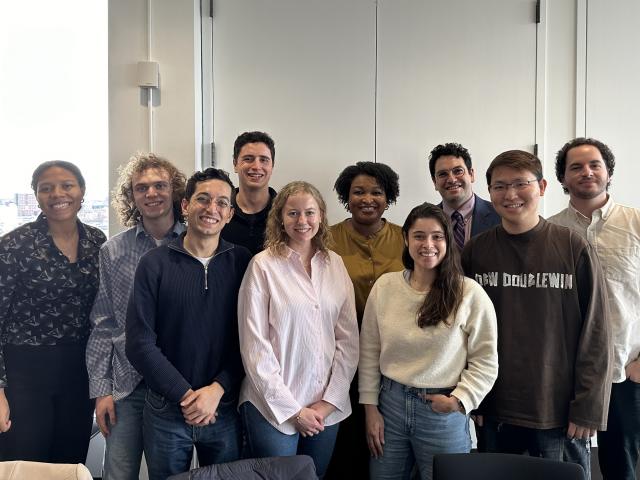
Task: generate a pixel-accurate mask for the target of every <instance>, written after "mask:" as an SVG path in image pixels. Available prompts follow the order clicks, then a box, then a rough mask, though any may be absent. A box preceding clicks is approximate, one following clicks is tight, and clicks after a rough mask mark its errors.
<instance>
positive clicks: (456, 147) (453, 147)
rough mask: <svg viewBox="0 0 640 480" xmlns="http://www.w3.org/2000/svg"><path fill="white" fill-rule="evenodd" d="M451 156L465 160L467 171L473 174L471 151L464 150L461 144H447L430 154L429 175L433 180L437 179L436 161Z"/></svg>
mask: <svg viewBox="0 0 640 480" xmlns="http://www.w3.org/2000/svg"><path fill="white" fill-rule="evenodd" d="M449 155H451V156H452V157H460V158H461V159H462V160H464V164H465V166H466V167H467V170H469V172H471V169H472V168H473V164H472V163H471V154H470V153H469V150H467V149H466V148H464V147H463V146H462V145H460V144H459V143H455V142H450V143H445V144H444V145H438V146H437V147H435V148H434V149H433V150H431V152H430V153H429V173H430V174H431V179H432V180H434V179H435V178H436V161H437V160H438V159H439V158H440V157H446V156H449Z"/></svg>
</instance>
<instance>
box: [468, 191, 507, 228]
mask: <svg viewBox="0 0 640 480" xmlns="http://www.w3.org/2000/svg"><path fill="white" fill-rule="evenodd" d="M474 196H475V197H476V204H475V206H474V207H473V215H472V217H471V237H472V238H473V237H475V236H476V235H478V234H479V233H482V232H485V231H487V230H489V229H490V228H492V227H495V226H496V225H499V224H500V223H501V222H502V219H501V218H500V215H498V214H497V213H496V211H495V209H494V208H493V205H491V202H487V201H486V200H484V199H482V198H480V197H479V196H478V195H476V194H475V193H474Z"/></svg>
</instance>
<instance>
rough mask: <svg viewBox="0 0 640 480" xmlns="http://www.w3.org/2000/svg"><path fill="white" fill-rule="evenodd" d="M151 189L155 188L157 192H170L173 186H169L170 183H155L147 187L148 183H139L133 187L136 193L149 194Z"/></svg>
mask: <svg viewBox="0 0 640 480" xmlns="http://www.w3.org/2000/svg"><path fill="white" fill-rule="evenodd" d="M151 187H153V189H154V190H155V191H156V192H166V191H167V190H169V188H170V187H171V185H170V184H169V182H155V183H152V184H151V185H147V184H146V183H138V184H136V185H135V186H134V187H133V190H134V191H135V192H136V193H147V192H148V191H149V189H150V188H151Z"/></svg>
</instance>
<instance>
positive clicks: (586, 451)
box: [476, 416, 591, 480]
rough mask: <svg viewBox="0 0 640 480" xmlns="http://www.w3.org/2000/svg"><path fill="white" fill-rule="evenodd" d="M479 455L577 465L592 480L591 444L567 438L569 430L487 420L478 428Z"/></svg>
mask: <svg viewBox="0 0 640 480" xmlns="http://www.w3.org/2000/svg"><path fill="white" fill-rule="evenodd" d="M476 435H477V437H478V451H479V452H493V453H513V454H523V453H525V452H528V453H529V455H531V456H532V457H542V458H549V459H551V460H558V461H561V462H571V463H577V464H578V465H580V466H581V467H582V469H583V470H584V472H585V478H586V479H587V480H589V479H590V478H591V441H590V440H577V439H569V438H567V429H566V428H551V429H546V430H539V429H536V428H527V427H520V426H517V425H510V424H508V423H502V422H498V421H496V420H495V419H492V418H490V417H486V416H485V417H484V425H483V426H482V427H478V426H477V425H476Z"/></svg>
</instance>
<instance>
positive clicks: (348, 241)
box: [331, 220, 404, 325]
mask: <svg viewBox="0 0 640 480" xmlns="http://www.w3.org/2000/svg"><path fill="white" fill-rule="evenodd" d="M348 221H349V220H343V221H342V222H340V223H338V224H336V225H333V226H332V227H331V234H332V235H333V241H334V242H335V243H334V248H333V250H334V251H335V252H336V253H337V254H338V255H340V256H341V257H342V260H343V262H344V264H345V266H346V267H347V271H348V272H349V277H351V281H352V282H353V289H354V290H355V294H356V312H357V314H358V325H360V324H361V323H362V315H363V313H364V306H365V304H366V303H367V298H368V297H369V292H371V288H372V287H373V284H374V283H375V281H376V280H377V279H378V277H379V276H380V275H382V274H383V273H387V272H398V271H400V270H402V269H403V268H404V266H403V265H402V248H403V246H404V240H403V238H402V229H401V228H400V227H399V226H398V225H395V224H393V223H389V222H387V221H386V220H385V223H384V227H382V229H381V230H380V231H379V232H378V233H376V234H375V235H374V236H373V237H371V238H367V237H364V236H362V235H360V234H359V233H358V232H356V231H355V230H353V229H352V228H351V227H350V226H349V225H347V222H348Z"/></svg>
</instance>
